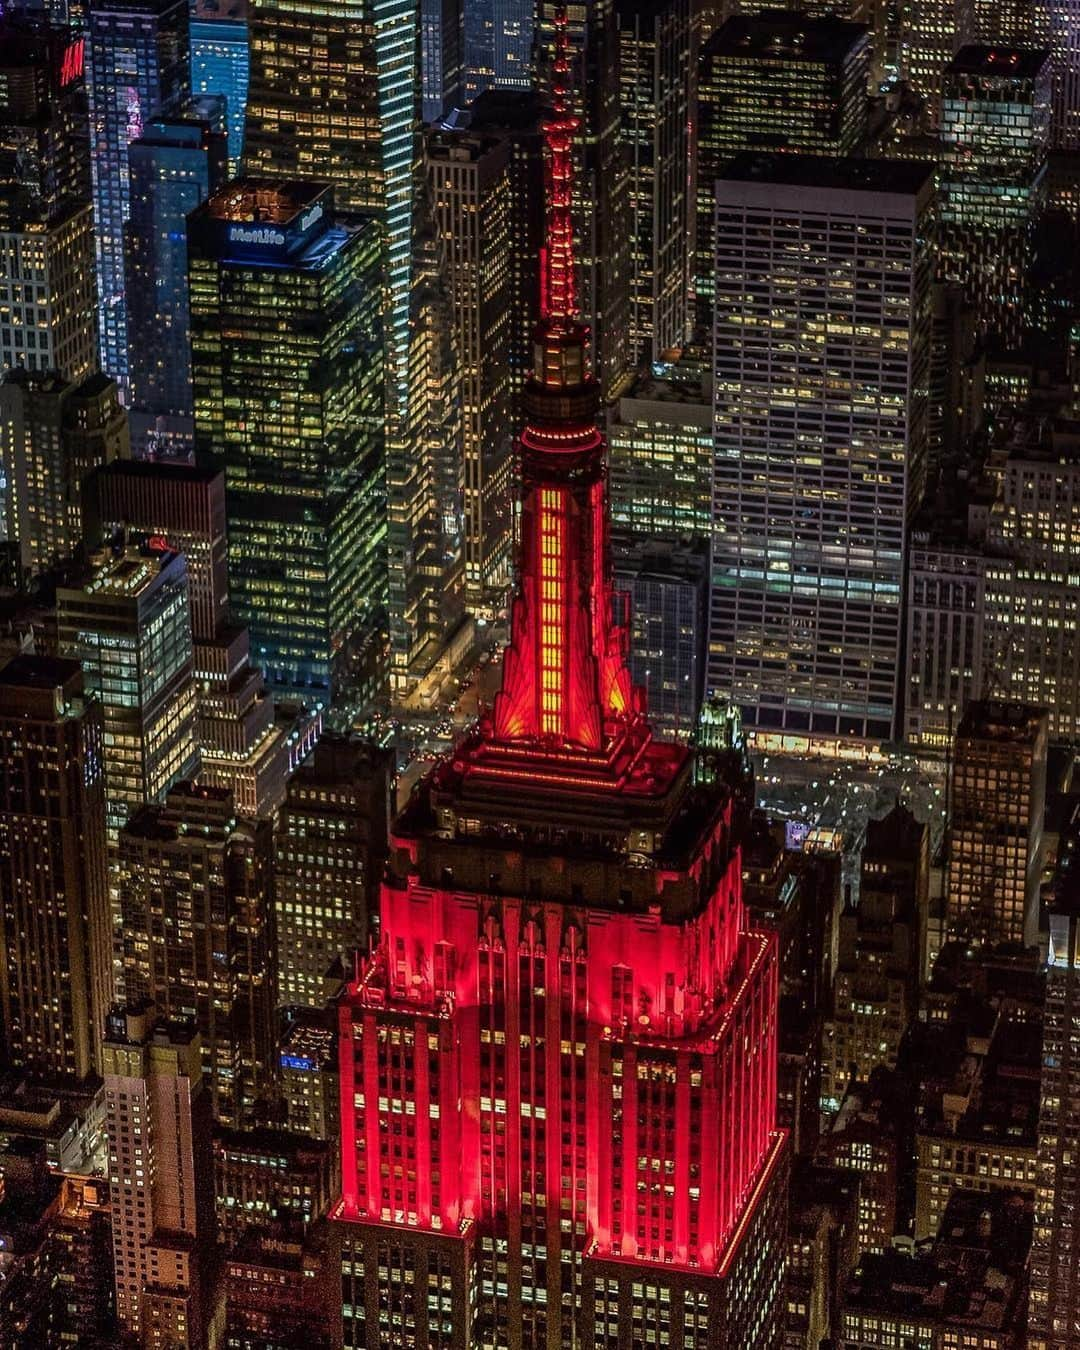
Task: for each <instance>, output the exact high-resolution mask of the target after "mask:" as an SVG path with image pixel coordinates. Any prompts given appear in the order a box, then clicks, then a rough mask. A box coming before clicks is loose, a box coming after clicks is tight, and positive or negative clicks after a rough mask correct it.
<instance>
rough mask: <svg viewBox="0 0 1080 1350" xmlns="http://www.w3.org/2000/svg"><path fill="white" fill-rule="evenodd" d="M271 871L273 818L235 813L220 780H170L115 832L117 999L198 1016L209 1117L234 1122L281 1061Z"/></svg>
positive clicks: (268, 1085) (262, 1097)
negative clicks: (161, 797)
mask: <svg viewBox="0 0 1080 1350" xmlns="http://www.w3.org/2000/svg"><path fill="white" fill-rule="evenodd" d="M272 878H273V838H272V832H271V828H270V822H269V821H266V820H263V821H254V820H246V819H244V818H242V817H238V816H237V815H236V808H235V804H234V802H233V799H232V794H231V793H230V792H229V791H228V789H226V788H220V787H209V786H203V785H196V784H192V783H186V782H185V783H178V784H176V786H174V787H173V788H172V789H171V791H170V792H169V794H168V796H167V797H166V799H165V803H164V805H162V806H146V807H143V808H142V810H140V811H138V812H136V813H135V814H134V815H133V816H132V817H131V818H130V819H129V820H128V822H127V824H126V825H125V826H124V828H123V829H122V830H121V831H120V840H119V845H118V850H117V867H116V876H115V885H116V888H117V891H118V893H119V898H120V916H121V920H122V924H123V950H124V963H123V969H124V975H123V986H124V994H125V998H127V1000H128V1001H129V1002H146V1003H149V1004H152V1005H153V1006H154V1007H155V1008H156V1009H157V1010H158V1012H159V1013H160V1014H161V1015H162V1016H164V1017H167V1018H178V1017H181V1016H185V1017H194V1019H195V1024H196V1026H197V1028H198V1031H199V1040H200V1043H201V1047H202V1057H203V1073H204V1077H205V1083H206V1088H207V1091H208V1093H209V1094H210V1098H211V1102H212V1104H213V1111H214V1117H215V1119H217V1120H220V1121H221V1122H222V1123H224V1124H226V1125H235V1126H238V1127H240V1126H246V1125H250V1124H252V1122H253V1119H254V1115H255V1109H256V1106H258V1105H260V1104H262V1105H265V1103H266V1102H268V1101H269V1100H270V1099H271V1097H272V1086H273V1082H274V1077H275V1074H276V1070H277V1064H276V1056H275V1053H274V1051H275V1045H276V1039H275V1035H274V1017H275V1008H276V1004H277V980H276V951H275V943H274V907H273V880H272Z"/></svg>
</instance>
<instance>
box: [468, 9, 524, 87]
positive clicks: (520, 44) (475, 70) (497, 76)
mask: <svg viewBox="0 0 1080 1350" xmlns="http://www.w3.org/2000/svg"><path fill="white" fill-rule="evenodd" d="M463 8H464V16H463V18H464V26H463V34H464V60H463V65H464V71H463V83H464V89H465V97H466V99H467V100H468V101H470V102H471V101H472V100H473V99H475V98H477V97H479V95H480V94H482V93H484V91H485V90H487V89H526V88H528V87H529V85H530V84H531V83H532V76H533V38H534V23H535V11H534V9H533V6H532V5H530V4H528V3H526V0H477V3H473V2H472V0H468V2H467V3H466V4H465V5H464V7H463Z"/></svg>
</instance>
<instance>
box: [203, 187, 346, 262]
mask: <svg viewBox="0 0 1080 1350" xmlns="http://www.w3.org/2000/svg"><path fill="white" fill-rule="evenodd" d="M325 216H326V207H325V205H324V203H323V202H321V201H317V202H313V203H312V205H311V206H309V207H308V208H307V209H306V210H305V211H302V212H299V213H298V214H297V215H295V216H293V217H292V219H291V220H288V221H285V222H283V223H279V222H275V223H273V224H267V223H265V222H264V221H260V220H234V221H230V222H229V225H228V227H227V229H226V231H225V238H226V243H227V246H228V250H229V253H230V255H231V256H232V257H233V258H236V259H238V260H248V259H250V260H251V261H252V262H256V261H260V262H266V263H283V262H285V261H286V260H287V259H288V258H289V257H291V256H292V255H293V254H294V253H295V252H296V251H297V250H298V249H299V248H302V247H303V246H304V244H305V243H306V242H307V240H308V237H309V236H310V235H311V234H312V233H313V232H317V229H318V227H319V226H320V222H322V221H323V220H324V218H325Z"/></svg>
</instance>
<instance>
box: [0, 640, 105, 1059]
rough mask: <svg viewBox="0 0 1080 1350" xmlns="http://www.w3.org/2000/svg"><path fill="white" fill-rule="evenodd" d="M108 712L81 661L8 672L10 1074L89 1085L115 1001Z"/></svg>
mask: <svg viewBox="0 0 1080 1350" xmlns="http://www.w3.org/2000/svg"><path fill="white" fill-rule="evenodd" d="M103 750H104V746H103V730H102V720H101V707H100V704H98V703H97V702H96V701H95V700H94V699H92V698H88V697H86V695H85V693H84V690H83V677H82V673H81V671H80V670H79V667H78V664H77V663H76V662H74V661H60V660H55V659H53V658H51V657H42V656H17V657H16V658H15V659H14V660H12V661H9V662H8V663H7V664H6V665H5V666H4V667H3V669H2V670H0V950H2V951H3V962H2V964H0V1013H2V1019H3V1054H4V1063H5V1066H6V1067H8V1068H13V1069H18V1070H20V1071H22V1072H23V1073H28V1074H38V1075H41V1076H43V1077H62V1078H67V1079H69V1080H76V1081H85V1080H86V1079H88V1078H90V1077H91V1076H92V1075H93V1074H95V1073H96V1072H97V1054H98V1049H99V1046H100V1040H101V1029H102V1025H103V1022H104V1017H105V1013H106V1011H107V1009H108V1006H109V1003H110V1000H111V991H112V972H111V969H110V958H109V951H110V938H109V928H110V924H109V908H108V893H107V890H106V880H105V777H104V765H103V757H104V756H103Z"/></svg>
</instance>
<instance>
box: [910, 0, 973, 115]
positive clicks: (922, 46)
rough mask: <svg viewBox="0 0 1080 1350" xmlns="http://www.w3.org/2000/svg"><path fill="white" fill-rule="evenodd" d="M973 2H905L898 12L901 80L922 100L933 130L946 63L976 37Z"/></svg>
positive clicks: (945, 0)
mask: <svg viewBox="0 0 1080 1350" xmlns="http://www.w3.org/2000/svg"><path fill="white" fill-rule="evenodd" d="M975 9H976V0H908V3H907V4H905V5H904V6H903V7H902V9H901V12H900V29H899V49H898V53H897V56H898V61H899V67H900V77H901V79H903V80H904V82H905V83H906V84H907V85H908V87H909V88H910V89H911V90H912V91H913V92H914V93H915V94H917V95H918V96H919V98H921V99H922V100H923V101H924V103H925V105H926V111H927V115H928V119H929V124H930V125H931V126H932V127H937V126H938V124H939V120H940V116H941V96H942V91H943V85H944V79H945V70H946V68H947V66H948V64H949V61H950V60H951V59H952V57H953V56H955V54H956V53H957V52H958V51H959V50H960V48H961V47H963V46H964V45H965V43H968V42H971V41H973V40H974V37H975Z"/></svg>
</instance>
